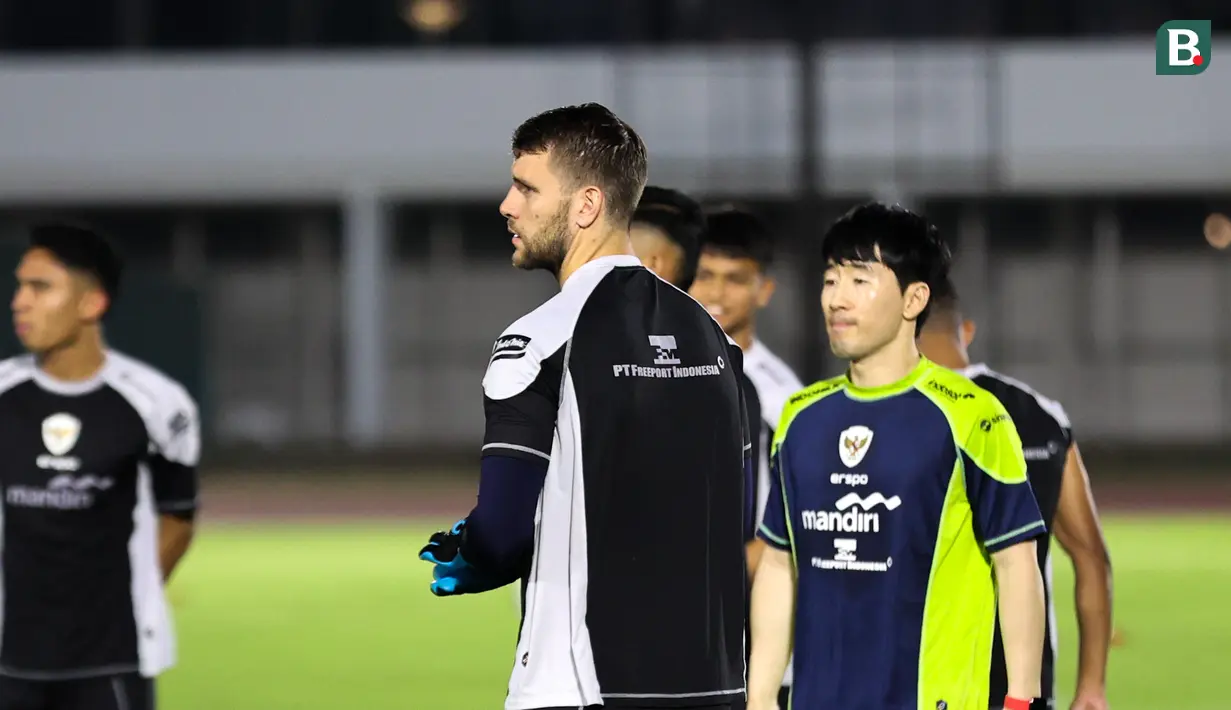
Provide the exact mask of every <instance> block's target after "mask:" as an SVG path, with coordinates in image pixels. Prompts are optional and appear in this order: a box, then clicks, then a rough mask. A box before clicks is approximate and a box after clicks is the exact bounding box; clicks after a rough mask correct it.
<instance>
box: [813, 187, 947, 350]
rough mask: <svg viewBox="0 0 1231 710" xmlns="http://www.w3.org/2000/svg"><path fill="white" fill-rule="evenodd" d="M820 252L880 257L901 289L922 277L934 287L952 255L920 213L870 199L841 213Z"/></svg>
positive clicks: (836, 257)
mask: <svg viewBox="0 0 1231 710" xmlns="http://www.w3.org/2000/svg"><path fill="white" fill-rule="evenodd" d="M821 254H822V256H823V257H824V259H825V262H826V263H828V264H842V263H847V262H851V261H865V262H877V261H878V262H880V263H882V264H884V265H885V266H886V267H887V268H888V269H889V270H890V271H892V272H893V274H894V276H896V277H897V279H898V284H899V286H900V287H901V288H902V290H903V292H905V290H906V287H907V286H908V285H910V284H912V283H919V282H922V283H925V284H927V285H928V288H929V289H930V290H932V292H933V293H935V290H936V289H937V288H939V287H941V284H942V282H943V281H945V279H947V278H948V276H949V267H950V265H951V263H952V261H953V256H952V253H951V252H950V251H949V245H948V244H946V243H945V241H944V240H943V239H941V236H940V231H939V230H938V229H936V227H935V226H934V225H932V224H930V223H929V222H928V221H927V219H925V218H924V217H923V216H922V215H919V214H916V213H915V212H912V211H910V210H908V209H906V208H905V207H902V206H900V205H893V206H892V207H891V206H889V205H886V204H884V203H881V202H868V203H865V204H862V205H859V206H858V207H855V208H854V209H852V210H851V211H850V212H847V213H846V214H845V215H843V216H842V217H841V218H840V219H838V221H836V222H834V223H833V225H832V226H831V227H830V228H829V230H828V231H827V232H825V239H824V242H823V243H822V245H821ZM931 310H932V302H931V299H930V298H929V299H928V304H927V305H926V306H924V308H923V311H922V312H921V313H920V314H919V317H918V318H917V319H916V320H915V333H916V334H918V332H919V331H920V330H921V329H922V328H923V326H924V324H925V323H927V319H928V315H929V314H930V313H931Z"/></svg>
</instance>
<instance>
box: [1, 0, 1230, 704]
mask: <svg viewBox="0 0 1231 710" xmlns="http://www.w3.org/2000/svg"><path fill="white" fill-rule="evenodd" d="M1183 17H1195V18H1205V19H1209V20H1211V21H1212V23H1213V27H1214V37H1213V39H1212V40H1211V42H1210V46H1212V47H1215V46H1216V47H1226V46H1231V45H1227V44H1226V43H1227V39H1226V37H1227V36H1228V35H1227V34H1226V32H1227V31H1228V30H1231V4H1228V3H1225V2H1213V1H1212V0H1180V1H1178V2H1177V1H1172V2H1166V3H1164V2H1162V1H1161V0H1127V1H1124V2H1111V1H1110V0H1072V1H1066V2H1060V1H1059V0H1045V1H1043V2H1036V3H1032V4H1029V6H1025V5H1021V4H1020V3H1011V2H1007V1H1006V0H996V1H994V2H976V1H975V0H960V1H959V2H943V3H942V2H940V0H918V1H912V2H907V0H873V1H870V2H862V3H854V4H852V3H845V4H842V3H815V2H798V1H788V0H770V1H768V2H767V1H763V0H755V1H754V0H732V1H731V2H725V3H717V2H713V1H712V0H711V1H706V0H627V1H622V2H614V3H578V2H569V1H567V0H511V1H508V2H497V1H495V0H345V1H343V0H270V1H269V2H245V1H243V0H218V1H217V2H213V3H199V2H198V3H192V2H186V1H185V0H63V1H62V2H57V3H42V2H17V1H16V0H0V52H3V54H4V56H5V58H7V59H8V60H9V61H7V62H5V63H4V65H3V68H2V69H0V96H3V97H4V99H5V101H4V104H3V108H0V256H3V257H4V258H5V259H7V263H8V264H9V266H8V267H7V268H10V269H15V268H16V265H17V263H18V260H19V258H20V256H21V254H22V253H23V251H24V249H25V241H24V240H25V234H24V233H23V232H22V230H21V227H22V225H25V224H27V223H29V222H30V221H31V220H33V219H36V218H40V217H44V216H47V215H48V213H51V212H54V213H56V214H57V215H63V216H66V217H71V218H74V219H79V220H82V221H85V222H88V223H90V224H94V225H97V226H98V227H99V228H100V229H101V230H102V231H104V232H107V233H109V234H111V235H112V236H113V238H114V240H115V242H116V244H117V246H118V248H119V249H120V251H121V252H122V253H124V254H125V255H126V257H127V271H126V283H125V296H124V298H123V299H122V300H121V301H120V302H119V303H117V304H116V308H115V309H114V311H113V312H112V313H110V314H109V316H108V320H109V322H108V325H107V336H108V342H109V344H110V345H111V346H113V347H115V348H116V349H118V350H120V351H122V352H125V353H127V354H129V355H131V356H133V357H136V358H138V359H140V360H142V361H144V362H147V363H149V364H151V365H153V366H154V367H157V368H158V369H159V370H161V371H163V372H165V373H167V375H168V376H170V377H172V378H174V379H175V380H177V381H179V382H181V383H182V384H183V385H184V387H185V389H186V390H187V391H188V392H189V393H190V394H191V395H192V396H193V398H194V399H195V400H196V401H197V402H198V403H199V405H200V417H201V427H202V439H203V459H202V465H201V489H202V514H201V517H200V520H199V522H198V530H197V535H196V537H195V541H194V543H193V544H194V548H193V552H192V555H191V562H190V563H189V564H185V565H184V566H183V568H182V569H180V570H179V571H178V572H177V574H176V575H175V577H174V578H173V580H172V582H171V586H170V589H169V594H170V597H171V599H172V600H173V604H174V609H173V611H174V614H175V621H176V627H177V629H178V637H179V648H180V662H179V664H178V665H177V667H176V668H175V669H174V670H172V671H170V672H169V673H168V674H166V676H165V677H164V678H163V680H162V681H161V682H160V686H159V692H160V699H161V700H162V701H163V704H164V705H165V706H167V707H170V708H176V709H177V710H215V709H216V708H220V707H225V708H232V709H234V710H247V709H248V708H261V709H262V710H266V709H278V708H295V709H296V710H318V709H319V710H324V708H334V707H338V706H348V707H364V708H369V709H370V710H383V709H386V708H404V707H406V706H408V705H411V706H422V707H467V708H470V707H489V706H496V705H497V704H498V703H499V702H501V698H502V697H503V696H504V694H505V692H506V683H505V681H506V680H507V678H508V674H509V671H510V670H511V665H512V664H513V663H515V662H517V660H518V659H514V658H513V657H512V656H513V647H514V646H513V643H512V641H511V639H512V638H514V637H515V636H516V631H517V625H518V616H517V614H516V613H514V611H512V610H510V608H509V607H510V604H509V600H508V598H507V596H505V595H503V594H500V595H488V596H492V597H498V599H493V600H490V601H489V600H485V599H483V598H482V597H477V598H476V599H468V598H462V599H456V600H446V601H445V602H441V601H440V600H435V599H432V598H431V597H430V594H428V593H427V592H426V591H423V590H424V589H425V588H426V580H425V579H424V578H423V575H424V573H425V571H424V570H422V569H419V568H420V567H424V565H421V564H419V563H416V562H414V560H413V558H414V553H415V551H416V550H417V549H418V546H419V545H420V544H421V540H422V539H423V538H424V536H425V535H426V534H428V533H430V532H431V531H433V530H437V529H440V528H441V527H442V526H447V525H449V524H451V523H452V522H453V521H452V519H451V517H450V514H451V513H452V511H457V510H467V509H469V507H470V506H472V505H473V492H474V490H475V488H474V483H475V476H476V475H477V470H478V462H477V460H476V458H475V456H474V446H475V444H476V443H477V442H479V441H480V440H481V437H482V433H483V412H482V411H481V408H480V407H478V406H477V405H476V396H477V394H476V390H475V387H476V383H477V382H478V381H479V380H480V379H481V377H482V375H483V371H484V368H485V367H486V364H487V362H488V359H489V358H490V356H491V348H492V342H491V336H492V334H493V333H497V332H500V330H501V329H502V328H504V327H505V326H506V325H507V324H508V323H510V322H512V321H513V320H514V319H516V318H517V317H518V316H520V315H522V314H524V313H527V312H529V311H531V310H533V309H534V308H535V307H537V306H538V305H539V304H540V303H542V302H543V301H544V300H546V299H547V298H549V297H550V296H551V295H552V294H553V293H554V292H555V286H554V284H553V282H552V280H551V278H550V277H546V276H543V277H542V278H539V277H536V276H527V275H526V274H521V273H518V272H516V271H515V270H514V269H513V268H511V267H510V266H509V258H510V247H509V242H508V237H507V232H506V231H505V221H504V219H503V218H502V217H501V216H500V215H499V213H498V212H497V210H496V209H494V204H495V203H496V202H497V201H498V199H499V196H501V195H503V194H504V192H505V190H506V189H507V183H506V180H507V176H508V165H509V160H510V158H511V156H510V155H509V154H508V137H509V136H508V132H509V127H510V126H514V125H516V124H517V123H518V122H519V121H520V120H522V119H523V118H525V117H526V116H529V115H533V114H535V113H537V112H539V111H542V110H545V109H548V108H551V107H553V106H562V105H570V104H577V103H583V102H586V101H598V102H601V103H603V104H604V105H606V106H609V107H610V108H611V109H612V110H613V111H614V112H615V113H616V114H618V115H619V116H621V117H622V118H625V119H626V120H628V121H629V123H630V124H632V125H634V126H636V127H637V130H638V131H639V133H640V134H641V135H642V137H643V138H644V139H645V142H646V144H647V146H648V149H649V155H650V158H649V160H650V168H649V173H650V181H651V182H652V184H654V185H658V186H667V187H670V188H671V189H674V190H679V191H680V192H682V193H684V194H686V195H687V196H688V198H689V199H691V200H693V201H695V202H697V203H700V204H715V203H721V202H724V201H737V202H738V203H740V204H743V205H746V206H747V207H748V208H749V210H750V211H753V212H755V213H756V214H757V215H758V216H759V217H760V218H761V219H762V220H763V221H764V222H765V224H766V225H767V227H768V229H769V230H770V232H771V233H772V234H774V236H775V238H776V239H775V254H774V256H775V258H774V265H773V269H772V275H773V277H774V281H775V282H776V288H775V289H774V292H773V298H772V302H771V305H770V306H769V307H768V308H766V309H764V310H763V311H760V312H759V313H758V317H757V320H756V339H757V340H758V341H759V342H761V343H763V344H764V345H765V346H766V348H767V349H769V350H770V351H772V352H773V353H774V354H776V355H777V356H778V357H779V358H781V360H782V361H783V362H784V363H785V364H786V365H788V366H789V367H790V368H791V369H792V370H793V371H795V372H796V373H797V374H798V376H799V377H800V379H801V380H802V381H803V382H805V383H807V382H812V381H815V380H818V379H821V378H823V377H828V376H832V375H834V374H836V373H837V371H838V369H839V367H840V365H839V364H838V363H836V362H834V361H833V360H832V359H831V357H830V356H829V355H828V350H829V349H828V345H827V343H826V342H825V338H824V333H823V330H822V323H823V321H822V318H821V315H820V312H819V307H820V306H819V294H820V290H821V283H820V274H821V265H820V264H819V263H818V261H817V259H818V252H817V249H818V246H819V241H820V235H821V234H822V233H823V232H824V230H825V228H826V227H827V225H828V223H829V222H831V221H832V220H833V219H835V218H836V217H837V216H838V215H841V214H842V213H843V212H845V211H846V210H847V209H849V207H850V206H851V205H853V204H856V203H859V202H863V201H866V200H868V199H873V198H875V199H885V200H893V201H898V202H901V203H903V204H904V205H907V206H909V207H911V208H912V209H916V210H918V211H920V212H922V213H924V214H926V215H927V217H928V219H929V220H930V221H931V222H933V223H935V224H936V225H937V226H938V227H939V228H940V229H941V231H942V232H943V233H944V234H945V235H947V236H948V238H949V239H950V241H951V242H952V246H953V249H954V253H955V256H956V265H955V274H954V280H955V283H956V286H957V288H958V290H959V291H960V293H961V294H962V297H963V299H964V302H965V308H966V310H968V311H969V312H967V313H966V314H965V315H967V316H968V317H970V318H972V319H974V320H976V321H977V322H978V323H979V337H978V339H977V340H976V341H975V342H974V343H973V344H972V351H971V353H970V354H971V357H972V359H973V360H974V361H976V362H978V361H984V362H988V363H989V364H991V365H992V366H994V367H995V369H996V370H997V371H998V372H1001V373H1004V374H1005V375H1007V376H1010V377H1013V378H1015V379H1019V380H1022V381H1024V382H1028V383H1030V384H1031V386H1032V387H1035V388H1037V389H1038V390H1039V391H1041V392H1045V393H1048V394H1049V395H1050V396H1052V397H1056V398H1058V399H1060V400H1062V401H1063V402H1064V404H1065V408H1066V412H1067V414H1068V417H1069V419H1070V420H1071V423H1072V425H1073V429H1074V431H1077V432H1080V437H1081V449H1082V456H1083V458H1084V460H1085V462H1086V464H1087V466H1088V468H1089V470H1090V475H1091V486H1092V489H1093V491H1094V494H1095V496H1096V498H1097V500H1098V502H1099V510H1100V514H1101V516H1102V518H1103V523H1104V531H1105V535H1106V538H1107V545H1108V547H1109V549H1110V550H1111V553H1112V554H1113V555H1114V557H1115V559H1116V576H1117V579H1116V582H1117V588H1118V590H1119V591H1120V594H1118V595H1117V606H1116V621H1117V625H1118V626H1119V627H1120V628H1121V629H1122V630H1123V632H1124V640H1125V642H1124V644H1123V645H1122V646H1118V647H1113V648H1112V649H1111V653H1110V660H1109V666H1108V681H1107V682H1108V688H1107V694H1108V700H1109V704H1110V706H1111V707H1113V708H1116V709H1117V710H1156V709H1157V708H1160V707H1165V708H1168V709H1169V710H1208V708H1210V707H1220V706H1221V704H1223V702H1224V701H1223V696H1224V695H1225V693H1224V692H1223V691H1222V685H1225V684H1219V683H1217V682H1215V681H1216V679H1218V678H1220V676H1219V673H1218V671H1217V669H1220V668H1222V666H1223V665H1224V664H1223V663H1221V661H1226V660H1231V658H1228V655H1229V654H1231V651H1228V650H1227V649H1226V648H1225V644H1221V643H1218V642H1217V640H1218V639H1222V638H1227V637H1231V620H1228V618H1227V615H1226V614H1223V613H1220V612H1219V609H1220V607H1219V606H1218V604H1219V603H1220V601H1221V600H1222V599H1223V598H1224V597H1225V592H1224V590H1225V587H1226V585H1227V584H1231V578H1229V577H1228V576H1227V575H1228V573H1227V572H1226V570H1228V569H1231V556H1229V555H1231V528H1229V527H1228V525H1227V524H1226V522H1225V521H1224V517H1225V516H1224V515H1223V512H1224V511H1225V510H1226V509H1227V508H1228V507H1231V478H1228V476H1227V474H1226V472H1227V470H1229V469H1231V454H1228V442H1229V441H1231V310H1228V309H1227V308H1226V305H1227V304H1228V303H1231V258H1229V257H1228V255H1227V252H1226V251H1219V250H1217V249H1215V248H1214V247H1213V246H1211V245H1212V244H1213V245H1217V244H1220V243H1222V241H1223V239H1224V237H1225V232H1226V231H1227V230H1226V229H1224V227H1225V226H1226V225H1225V223H1223V222H1221V221H1218V220H1215V221H1214V223H1212V224H1209V225H1207V224H1206V219H1207V217H1208V216H1209V215H1210V214H1212V213H1221V214H1224V215H1226V214H1231V211H1229V210H1228V207H1227V206H1228V205H1229V204H1231V178H1229V177H1228V171H1227V165H1228V164H1231V134H1229V133H1228V132H1227V131H1226V130H1225V126H1224V125H1223V124H1224V123H1225V121H1224V119H1223V117H1225V116H1227V115H1231V83H1229V82H1231V69H1228V68H1227V66H1226V65H1225V63H1224V62H1223V61H1222V59H1219V57H1222V55H1221V54H1218V50H1215V51H1214V53H1213V55H1211V56H1213V59H1212V61H1211V62H1210V63H1209V64H1208V68H1207V70H1205V71H1204V72H1202V73H1201V74H1199V75H1196V76H1187V77H1183V76H1175V77H1173V76H1155V75H1153V74H1151V73H1150V72H1149V67H1150V65H1151V64H1152V62H1153V61H1154V55H1155V51H1156V32H1157V30H1158V29H1159V27H1160V25H1161V24H1162V23H1163V22H1165V21H1168V20H1172V19H1175V18H1183ZM1189 107H1201V109H1200V110H1190V108H1189ZM1058 116H1063V117H1064V120H1057V118H1056V117H1058ZM1207 240H1208V241H1207ZM1227 241H1231V239H1228V240H1227ZM12 285H13V286H14V287H15V286H16V284H15V282H14V283H13V284H12ZM6 332H7V331H6ZM0 343H2V344H3V348H0V354H3V355H6V356H7V355H13V354H17V353H19V352H21V351H22V348H21V345H20V343H19V342H18V340H17V338H16V337H15V335H13V334H12V333H10V334H9V335H8V336H4V339H3V340H0ZM630 445H632V444H630ZM1128 513H1131V515H1129V514H1128ZM357 523H358V524H357ZM6 524H7V523H6ZM7 544H8V542H7V540H6V547H7ZM1054 562H1055V564H1054V567H1055V575H1056V578H1055V587H1054V588H1055V589H1057V590H1065V589H1070V588H1072V587H1071V580H1072V577H1071V574H1072V572H1071V565H1070V564H1068V563H1067V562H1066V558H1065V557H1064V556H1062V555H1055V556H1054ZM1070 597H1071V595H1068V594H1066V593H1063V592H1062V593H1061V594H1058V595H1056V598H1055V604H1056V624H1055V628H1056V629H1057V631H1058V633H1057V643H1058V649H1059V650H1058V653H1057V655H1056V662H1055V667H1056V696H1057V703H1058V705H1061V706H1064V705H1065V704H1066V703H1068V702H1069V700H1070V699H1071V696H1072V694H1073V690H1074V688H1075V685H1076V674H1077V665H1078V656H1077V653H1078V650H1077V639H1078V635H1077V629H1076V624H1075V621H1074V618H1075V617H1074V615H1073V613H1072V609H1073V600H1072V599H1071V598H1070ZM433 603H435V604H434V605H433ZM460 625H466V626H467V628H470V627H472V626H473V627H474V628H490V629H491V630H492V632H491V633H490V634H483V633H473V632H467V633H465V634H462V633H461V632H459V631H458V630H457V629H458V627H459V626H460ZM6 626H7V625H6ZM455 636H465V637H466V638H468V639H472V641H471V642H470V644H469V645H468V646H467V647H466V648H465V660H466V662H465V663H464V664H459V663H457V658H456V656H457V653H452V654H446V653H438V652H437V651H436V650H433V651H431V652H429V651H427V650H424V649H440V648H453V647H452V646H449V643H450V640H449V639H451V638H454V637H455ZM488 636H490V640H488V641H484V639H487V638H488ZM408 639H416V641H415V642H414V643H410V642H409V641H408ZM485 643H486V644H488V645H484V644H485ZM339 649H351V650H348V651H346V652H343V653H339V652H338V650H339ZM458 653H461V652H460V651H459V652H458ZM224 676H225V680H222V681H220V678H222V677H224ZM1177 688H1183V689H1184V691H1183V692H1182V693H1180V692H1177V691H1176V689H1177Z"/></svg>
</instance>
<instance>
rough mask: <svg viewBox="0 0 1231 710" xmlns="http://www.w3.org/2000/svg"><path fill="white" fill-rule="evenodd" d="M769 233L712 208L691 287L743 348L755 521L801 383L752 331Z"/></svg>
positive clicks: (752, 562)
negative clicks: (782, 425) (774, 445)
mask: <svg viewBox="0 0 1231 710" xmlns="http://www.w3.org/2000/svg"><path fill="white" fill-rule="evenodd" d="M773 262H774V235H773V233H772V232H770V230H769V228H768V227H767V226H766V224H765V223H764V222H763V221H761V220H760V219H759V218H758V217H757V216H756V215H754V214H752V213H751V212H748V211H746V210H742V209H738V208H735V207H723V208H721V209H717V210H714V211H711V212H710V213H709V215H707V217H706V227H705V235H704V236H703V237H702V239H701V255H700V259H699V261H698V264H697V278H696V280H695V281H693V284H692V289H691V291H690V293H691V294H692V296H693V298H696V299H697V300H698V301H700V302H701V305H703V306H705V309H706V310H707V311H709V313H710V315H712V316H713V317H714V319H715V320H717V321H718V324H719V325H721V326H722V329H723V330H724V331H726V333H727V335H729V336H730V337H731V339H732V340H734V341H735V342H736V344H737V345H739V346H740V348H741V349H742V350H743V351H744V376H745V378H746V380H747V382H748V385H746V386H745V393H746V400H747V402H748V419H749V422H754V423H755V422H759V423H755V424H754V427H755V428H754V430H753V431H754V434H755V436H754V438H753V442H752V449H753V461H755V462H756V464H757V467H756V478H755V481H752V482H751V483H752V485H751V486H750V489H751V490H749V491H748V493H747V495H749V496H750V497H753V498H755V500H756V502H757V507H756V520H757V521H758V522H760V520H761V515H762V513H763V512H764V511H765V501H766V498H767V497H768V495H769V488H770V486H769V443H770V442H771V441H772V440H773V437H774V427H776V426H778V421H779V419H780V418H781V417H782V408H783V406H784V405H785V404H786V401H787V399H789V398H790V397H791V395H793V394H795V393H796V392H798V391H799V390H801V389H803V383H801V382H800V381H799V378H798V377H797V376H796V375H795V373H794V372H793V371H792V370H791V368H790V367H789V366H788V365H787V364H786V363H785V362H783V361H782V359H781V358H779V357H778V356H777V355H775V354H774V353H773V352H772V351H770V349H769V348H768V347H766V346H765V343H763V342H761V341H760V340H759V339H758V338H757V314H758V313H759V312H760V311H761V310H762V309H763V308H765V307H766V306H768V305H769V302H770V299H771V298H772V297H773V295H774V286H775V283H774V277H773V276H772V275H771V274H770V268H771V266H772V265H773ZM764 548H765V543H764V542H763V541H762V540H760V539H759V538H756V537H755V536H754V537H753V539H752V540H751V542H750V543H749V546H748V567H749V573H750V575H751V574H754V573H755V571H756V568H757V564H758V563H759V562H760V560H761V553H762V551H763V550H764ZM790 682H791V670H790V667H789V665H788V667H787V673H786V677H785V678H784V679H783V689H782V693H781V695H780V698H779V704H780V705H781V706H782V707H783V708H785V707H786V701H787V697H788V695H789V692H790V689H789V687H787V686H789V685H790Z"/></svg>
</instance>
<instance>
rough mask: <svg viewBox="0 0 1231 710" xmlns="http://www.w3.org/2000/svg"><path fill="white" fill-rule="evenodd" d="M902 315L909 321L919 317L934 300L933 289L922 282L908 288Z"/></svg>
mask: <svg viewBox="0 0 1231 710" xmlns="http://www.w3.org/2000/svg"><path fill="white" fill-rule="evenodd" d="M903 296H904V298H903V299H902V300H903V303H902V315H903V316H905V317H906V319H907V320H914V319H916V318H918V317H919V314H920V313H922V312H923V309H924V308H927V305H928V301H929V300H931V298H932V289H930V288H928V285H927V284H926V283H924V282H922V281H916V282H915V283H913V284H911V285H909V286H907V287H906V293H904V294H903Z"/></svg>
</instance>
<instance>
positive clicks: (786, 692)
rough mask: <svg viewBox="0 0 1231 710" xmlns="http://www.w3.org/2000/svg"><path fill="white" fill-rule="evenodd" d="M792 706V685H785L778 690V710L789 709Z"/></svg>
mask: <svg viewBox="0 0 1231 710" xmlns="http://www.w3.org/2000/svg"><path fill="white" fill-rule="evenodd" d="M789 707H791V686H789V685H784V686H782V690H779V691H778V710H787V708H789Z"/></svg>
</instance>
